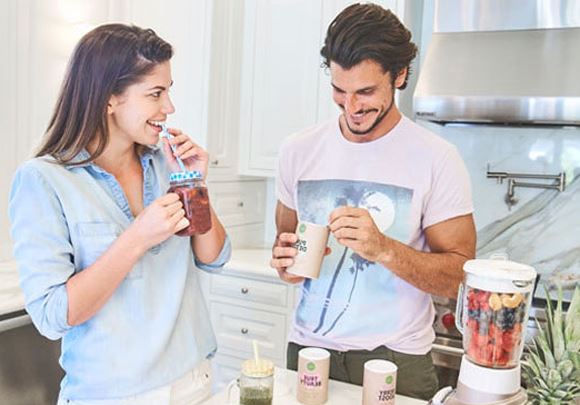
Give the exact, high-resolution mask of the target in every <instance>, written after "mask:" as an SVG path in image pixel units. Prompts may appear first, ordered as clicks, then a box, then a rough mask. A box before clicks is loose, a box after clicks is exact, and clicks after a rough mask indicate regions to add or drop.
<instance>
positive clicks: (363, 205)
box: [271, 4, 475, 399]
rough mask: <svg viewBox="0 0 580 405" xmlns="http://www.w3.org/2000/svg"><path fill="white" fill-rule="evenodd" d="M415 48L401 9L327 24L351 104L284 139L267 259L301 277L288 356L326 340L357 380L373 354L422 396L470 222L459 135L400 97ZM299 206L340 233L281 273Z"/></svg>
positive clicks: (305, 216) (357, 9)
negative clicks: (311, 262) (441, 133)
mask: <svg viewBox="0 0 580 405" xmlns="http://www.w3.org/2000/svg"><path fill="white" fill-rule="evenodd" d="M416 52H417V48H416V46H415V44H413V43H412V42H411V34H410V32H409V31H408V30H407V29H406V28H405V27H404V26H403V25H402V24H401V22H400V21H399V20H398V19H397V17H396V16H395V15H394V14H392V13H391V12H390V11H388V10H384V9H383V8H381V7H380V6H377V5H374V4H364V5H360V4H356V5H352V6H350V7H348V8H346V9H345V10H343V11H342V12H341V13H340V14H339V15H338V16H337V17H336V18H335V20H334V21H333V22H332V23H331V24H330V26H329V28H328V31H327V36H326V40H325V44H324V46H323V48H322V50H321V55H322V57H323V58H324V62H325V64H326V66H327V67H328V68H329V69H330V75H331V79H332V87H333V99H334V101H335V103H336V104H337V105H338V107H339V108H340V110H341V112H342V113H341V114H340V116H339V118H338V120H337V119H333V120H331V121H329V122H325V123H322V124H320V125H318V126H315V127H313V128H309V129H307V130H305V131H303V132H302V133H299V134H296V135H295V136H292V137H290V138H289V139H288V140H286V142H285V143H284V145H283V146H282V149H281V151H280V166H279V175H278V179H277V197H278V205H277V207H276V226H277V238H276V243H275V245H274V248H273V253H272V261H271V265H272V267H274V268H276V269H277V270H278V273H279V275H280V278H281V279H282V280H284V281H287V282H291V283H298V282H303V284H302V288H301V293H302V294H301V298H300V300H299V303H298V305H297V308H296V310H295V316H294V324H293V330H292V332H291V333H290V337H289V340H290V343H289V345H288V353H287V358H288V360H287V366H288V368H291V369H296V367H297V357H298V351H299V350H300V349H301V348H302V347H305V346H318V347H324V348H326V349H329V351H330V352H331V367H330V368H331V370H330V376H331V378H333V379H337V380H342V381H347V382H351V383H355V384H362V376H363V364H364V362H365V361H367V360H369V359H375V358H383V359H386V360H389V361H392V362H394V363H396V364H397V366H398V378H397V392H398V393H401V394H404V395H409V396H414V397H418V398H423V399H427V398H429V397H431V396H432V395H433V394H434V393H435V391H436V389H437V377H436V374H435V372H434V367H433V362H432V359H431V354H430V350H431V345H432V342H433V340H434V337H435V335H434V331H433V328H432V323H433V319H434V309H433V305H432V301H431V296H430V294H436V295H440V296H447V297H455V296H456V294H457V287H458V285H459V283H460V281H461V279H462V275H463V272H462V266H463V263H464V262H465V261H466V260H468V259H471V258H473V257H474V253H475V227H474V223H473V218H472V215H471V214H472V212H473V206H472V201H471V189H470V183H469V176H468V174H467V172H466V169H465V166H464V164H463V162H462V160H461V158H460V157H459V155H458V153H457V151H456V149H455V147H454V146H452V145H451V144H449V143H448V142H446V141H445V140H443V139H441V138H439V137H438V136H436V135H435V134H433V133H431V132H429V131H428V130H426V129H425V128H423V127H420V126H418V125H417V124H415V123H413V122H412V121H411V120H409V119H408V118H406V117H404V116H402V115H401V113H400V112H399V110H398V109H397V106H396V105H395V103H394V95H395V89H401V90H402V89H404V88H405V86H406V83H407V78H408V75H409V67H410V64H411V61H412V60H413V59H414V57H415V55H416ZM298 217H299V218H300V219H301V220H304V221H308V222H314V223H319V224H327V225H328V226H329V228H330V231H331V238H330V240H329V249H328V250H327V255H326V257H325V259H324V262H323V265H322V269H321V275H320V277H319V279H316V280H309V279H306V280H305V279H303V278H300V277H297V276H293V275H291V274H289V273H287V272H286V268H287V267H289V266H290V265H292V263H293V257H294V256H295V255H296V249H295V248H294V247H293V245H294V243H295V242H296V241H297V236H296V234H295V233H294V232H295V228H296V225H297V221H298Z"/></svg>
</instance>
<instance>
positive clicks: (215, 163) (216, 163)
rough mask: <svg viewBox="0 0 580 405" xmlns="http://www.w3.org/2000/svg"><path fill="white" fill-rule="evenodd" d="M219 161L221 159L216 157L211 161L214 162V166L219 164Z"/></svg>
mask: <svg viewBox="0 0 580 405" xmlns="http://www.w3.org/2000/svg"><path fill="white" fill-rule="evenodd" d="M219 162H220V161H219V160H218V159H214V160H212V161H211V162H210V163H211V164H212V166H217V165H218V163H219Z"/></svg>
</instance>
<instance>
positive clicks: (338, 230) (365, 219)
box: [329, 206, 389, 262]
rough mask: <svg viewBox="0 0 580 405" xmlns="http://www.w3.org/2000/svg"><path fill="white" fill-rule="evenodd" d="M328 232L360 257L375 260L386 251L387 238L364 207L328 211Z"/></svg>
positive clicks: (345, 207)
mask: <svg viewBox="0 0 580 405" xmlns="http://www.w3.org/2000/svg"><path fill="white" fill-rule="evenodd" d="M329 224H330V225H329V228H330V232H332V234H333V235H334V237H335V238H336V240H337V241H338V243H340V244H341V245H343V246H346V247H348V248H350V249H352V250H353V251H354V252H355V253H357V254H358V255H359V256H361V257H362V258H364V259H366V260H369V261H371V262H377V261H379V259H380V258H381V257H383V256H384V255H385V254H386V253H387V251H388V246H387V245H388V241H389V238H387V237H386V236H385V235H384V234H383V233H382V232H381V231H380V230H379V229H378V228H377V225H376V224H375V221H374V220H373V218H372V217H371V215H370V213H369V212H368V210H366V209H364V208H354V207H348V206H344V207H339V208H336V209H335V210H334V211H332V212H331V213H330V217H329Z"/></svg>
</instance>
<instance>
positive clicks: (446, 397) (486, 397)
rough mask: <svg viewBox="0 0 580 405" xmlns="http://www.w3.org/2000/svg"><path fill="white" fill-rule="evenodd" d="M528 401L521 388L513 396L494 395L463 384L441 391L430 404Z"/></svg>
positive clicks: (515, 404)
mask: <svg viewBox="0 0 580 405" xmlns="http://www.w3.org/2000/svg"><path fill="white" fill-rule="evenodd" d="M527 401H528V394H527V393H526V390H524V389H523V388H520V389H519V390H518V391H517V392H516V393H515V394H512V395H503V396H501V395H493V394H488V393H484V392H478V391H474V390H472V389H470V388H468V387H466V386H465V385H462V384H461V383H459V384H458V386H457V389H451V387H446V388H443V389H442V390H441V391H439V392H438V393H437V394H435V396H434V397H433V399H432V400H431V401H430V402H429V404H433V405H525V404H527Z"/></svg>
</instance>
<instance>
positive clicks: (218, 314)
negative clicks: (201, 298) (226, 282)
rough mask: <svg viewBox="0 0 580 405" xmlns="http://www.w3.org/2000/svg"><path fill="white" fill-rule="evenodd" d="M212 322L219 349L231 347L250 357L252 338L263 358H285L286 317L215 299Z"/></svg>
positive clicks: (241, 354)
mask: <svg viewBox="0 0 580 405" xmlns="http://www.w3.org/2000/svg"><path fill="white" fill-rule="evenodd" d="M211 321H212V324H213V327H214V329H215V331H216V337H217V342H218V347H219V348H220V351H225V350H229V351H231V352H233V353H236V354H237V355H238V356H244V357H247V358H251V357H252V356H253V347H252V340H254V339H255V340H256V341H257V342H258V344H259V347H260V353H262V354H263V356H264V357H266V358H270V359H272V360H280V359H283V358H284V351H285V350H286V346H285V343H286V317H285V316H283V315H279V314H273V313H270V312H265V311H258V310H255V309H247V308H243V307H239V306H234V305H228V304H221V303H217V302H212V303H211Z"/></svg>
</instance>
